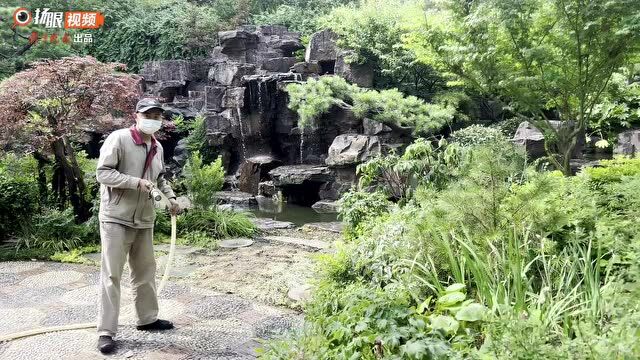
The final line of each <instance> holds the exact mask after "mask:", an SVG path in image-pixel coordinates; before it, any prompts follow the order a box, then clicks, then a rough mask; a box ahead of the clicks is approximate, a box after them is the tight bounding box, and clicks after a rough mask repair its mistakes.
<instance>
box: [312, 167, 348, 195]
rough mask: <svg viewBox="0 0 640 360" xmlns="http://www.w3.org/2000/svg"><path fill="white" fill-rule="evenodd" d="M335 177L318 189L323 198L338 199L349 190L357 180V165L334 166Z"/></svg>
mask: <svg viewBox="0 0 640 360" xmlns="http://www.w3.org/2000/svg"><path fill="white" fill-rule="evenodd" d="M332 170H333V173H334V178H333V180H331V181H328V182H326V183H324V184H322V186H320V189H319V190H318V197H319V198H320V199H321V200H338V199H340V197H341V196H342V195H343V194H344V193H346V192H348V191H349V189H351V188H352V187H353V186H354V185H355V184H356V182H357V180H358V179H357V177H356V166H355V165H352V166H349V167H340V168H333V169H332Z"/></svg>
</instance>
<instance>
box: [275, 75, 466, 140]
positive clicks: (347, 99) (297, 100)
mask: <svg viewBox="0 0 640 360" xmlns="http://www.w3.org/2000/svg"><path fill="white" fill-rule="evenodd" d="M286 91H287V93H288V94H289V105H288V106H289V108H290V109H292V110H294V111H297V112H298V116H299V120H298V125H299V126H301V127H308V126H311V125H313V124H314V121H315V120H316V119H318V118H319V117H320V116H321V115H322V114H324V113H326V112H328V111H329V109H331V107H332V106H342V107H347V108H352V109H353V112H354V114H355V115H356V116H357V117H358V118H365V117H367V118H370V119H372V120H376V121H379V122H382V123H385V124H387V125H389V126H392V127H395V128H399V127H408V128H406V129H404V130H405V131H413V132H414V133H415V134H418V135H420V134H422V135H429V134H432V133H434V132H437V131H438V130H440V129H442V128H443V127H444V126H446V125H447V124H450V123H452V122H453V121H454V119H455V117H456V105H457V104H451V103H450V102H449V101H447V102H446V103H445V102H444V100H443V103H442V104H429V103H425V102H424V101H423V100H420V99H418V98H417V97H415V96H406V97H405V96H404V95H403V94H402V93H401V92H400V91H398V90H397V89H390V90H382V91H376V90H367V89H364V88H360V87H358V86H357V85H353V84H349V83H347V81H346V80H344V79H343V78H341V77H338V76H322V77H320V78H319V79H318V80H316V79H309V80H307V82H305V83H304V84H297V83H292V84H289V85H287V87H286Z"/></svg>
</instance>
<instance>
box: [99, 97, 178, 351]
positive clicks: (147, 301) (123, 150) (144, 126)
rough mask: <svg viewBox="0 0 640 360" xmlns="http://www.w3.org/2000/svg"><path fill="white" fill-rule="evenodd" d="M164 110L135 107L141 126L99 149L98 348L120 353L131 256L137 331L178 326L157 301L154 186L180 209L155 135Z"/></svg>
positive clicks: (153, 104)
mask: <svg viewBox="0 0 640 360" xmlns="http://www.w3.org/2000/svg"><path fill="white" fill-rule="evenodd" d="M162 114H163V109H162V107H161V105H160V103H158V102H157V101H156V100H154V99H148V98H147V99H142V100H140V101H139V102H138V104H137V105H136V124H135V125H133V126H131V127H130V128H126V129H120V130H116V131H114V132H113V133H111V134H110V135H109V136H108V137H107V139H106V140H105V142H104V144H103V145H102V148H100V158H99V160H98V166H97V170H96V178H97V180H98V182H99V183H100V211H99V214H98V218H99V220H100V238H101V244H102V259H101V264H100V306H99V311H98V336H99V338H98V349H99V350H100V352H102V353H105V354H106V353H110V352H113V351H114V350H115V348H116V345H115V341H114V340H113V337H114V336H115V334H116V330H117V328H118V316H119V314H120V278H121V277H122V270H123V267H124V263H125V260H126V259H127V255H128V256H129V268H130V270H131V287H132V290H133V293H134V300H135V309H136V315H137V325H138V326H137V329H138V330H167V329H171V328H173V324H172V323H171V322H169V321H166V320H160V319H158V318H157V316H158V299H157V296H156V284H155V273H156V262H155V259H154V257H153V254H154V253H153V224H154V220H155V210H154V205H153V202H152V199H151V198H150V196H149V193H150V191H151V190H152V189H153V187H154V186H156V185H155V184H157V188H158V189H159V190H160V191H162V192H163V193H164V194H165V195H166V196H167V198H169V202H170V209H169V210H170V212H171V213H172V214H177V213H178V212H180V207H179V206H178V203H177V202H176V200H175V198H176V196H175V194H174V193H173V191H172V190H171V187H170V186H169V184H168V183H167V181H166V180H165V179H164V152H163V148H162V145H160V143H159V142H158V141H157V140H156V138H155V137H154V136H153V133H154V132H156V131H158V130H160V127H161V125H162Z"/></svg>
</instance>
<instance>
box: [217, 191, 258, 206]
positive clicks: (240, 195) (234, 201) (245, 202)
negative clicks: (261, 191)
mask: <svg viewBox="0 0 640 360" xmlns="http://www.w3.org/2000/svg"><path fill="white" fill-rule="evenodd" d="M215 198H216V199H217V200H218V202H219V203H220V204H231V205H235V206H239V207H251V206H256V205H258V201H257V200H256V197H255V196H253V195H252V194H249V193H246V192H243V191H218V192H216V193H215Z"/></svg>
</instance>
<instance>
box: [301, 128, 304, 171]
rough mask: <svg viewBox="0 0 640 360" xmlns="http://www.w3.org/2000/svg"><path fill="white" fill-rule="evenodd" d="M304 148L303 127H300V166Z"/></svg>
mask: <svg viewBox="0 0 640 360" xmlns="http://www.w3.org/2000/svg"><path fill="white" fill-rule="evenodd" d="M303 147H304V126H300V164H302V160H303V156H302V155H303V153H302V149H303Z"/></svg>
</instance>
